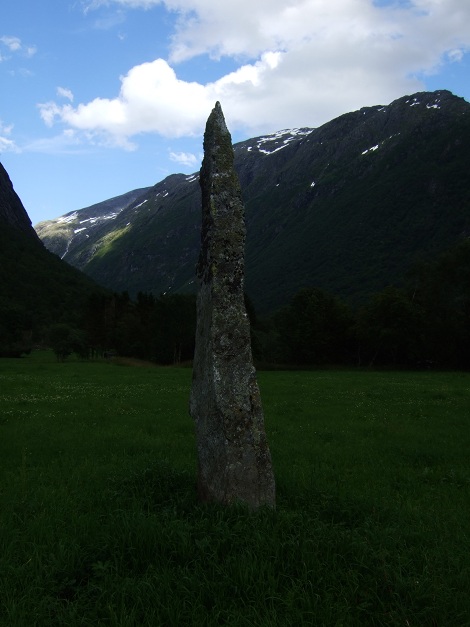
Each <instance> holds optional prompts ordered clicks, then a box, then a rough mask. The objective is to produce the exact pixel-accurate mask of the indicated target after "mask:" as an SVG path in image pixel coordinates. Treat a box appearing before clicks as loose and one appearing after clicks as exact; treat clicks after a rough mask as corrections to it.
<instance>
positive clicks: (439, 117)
mask: <svg viewBox="0 0 470 627" xmlns="http://www.w3.org/2000/svg"><path fill="white" fill-rule="evenodd" d="M469 144H470V105H469V104H468V103H467V102H466V101H465V100H464V99H463V98H459V97H457V96H454V95H453V94H452V93H451V92H448V91H445V90H440V91H436V92H420V93H417V94H413V95H411V96H403V97H401V98H399V99H397V100H395V101H393V102H392V103H391V104H389V105H385V106H384V105H377V106H374V107H365V108H362V109H360V110H358V111H355V112H350V113H346V114H344V115H342V116H340V117H338V118H336V119H334V120H332V121H330V122H327V123H326V124H324V125H322V126H320V127H318V128H316V129H309V128H303V129H290V130H283V131H278V132H277V133H274V134H271V135H263V136H260V137H257V138H251V139H248V140H246V141H243V142H239V143H237V144H235V145H234V153H235V167H236V169H237V172H238V175H239V178H240V183H241V186H242V192H243V197H244V201H245V207H246V223H247V246H246V288H247V291H248V293H249V295H250V296H251V298H252V299H253V301H254V302H255V305H256V306H257V308H259V309H260V310H262V311H269V310H273V309H275V308H277V307H279V306H281V305H282V304H285V303H286V302H287V301H288V300H289V299H290V298H291V297H292V296H293V294H294V293H295V292H296V291H298V289H300V288H302V287H306V286H309V285H316V286H319V287H323V288H324V289H328V290H330V291H332V292H333V293H336V294H338V295H340V296H344V297H346V298H349V299H350V300H352V301H359V300H361V299H363V298H365V297H366V296H367V295H368V294H370V293H372V292H373V291H374V290H377V289H380V288H383V287H384V286H385V285H387V284H388V283H390V282H396V281H399V280H400V277H403V275H404V274H405V272H406V270H407V269H408V268H409V266H410V265H411V264H412V263H413V261H415V260H416V259H419V258H421V257H423V256H426V255H433V254H436V253H438V252H440V251H441V250H443V249H444V248H446V247H447V246H449V245H451V244H452V243H453V242H454V241H455V240H456V239H458V238H459V237H468V234H469V233H470V216H469V213H470V211H469V207H470V195H469V192H468V190H467V189H466V186H465V184H464V181H465V180H466V177H467V175H466V171H467V170H466V167H465V164H466V163H468V162H469V160H470V153H469V148H468V145H469ZM144 189H145V191H144V192H143V194H142V195H140V196H139V195H137V196H136V197H135V198H134V199H133V200H132V201H131V202H130V204H129V205H128V206H127V207H125V208H124V209H122V210H121V211H120V212H119V214H118V215H116V216H115V218H114V219H113V220H112V221H111V220H109V221H108V222H106V223H104V222H103V223H101V224H100V225H98V226H97V228H95V229H94V230H88V229H87V232H86V235H88V237H84V236H83V233H84V232H82V236H81V238H80V239H78V238H77V239H76V240H75V242H73V245H69V248H68V250H67V252H66V254H65V255H64V259H65V260H66V261H68V262H69V263H71V264H72V265H74V266H76V267H78V268H80V269H81V270H83V271H84V272H86V273H87V274H89V275H90V276H92V277H93V278H94V279H95V280H96V281H98V282H100V283H102V284H104V285H106V286H107V287H110V288H112V289H115V290H117V291H124V290H127V291H129V292H130V293H131V294H135V293H136V292H138V291H148V292H153V293H154V294H159V293H163V292H167V291H180V292H181V291H182V292H184V291H192V290H194V289H195V286H194V268H195V264H196V259H197V255H198V251H199V233H200V190H199V185H198V173H197V172H195V173H193V174H191V175H183V174H173V175H171V176H169V177H167V178H165V179H164V180H163V181H160V182H158V183H157V184H156V185H154V186H153V187H151V188H144ZM99 204H100V203H99ZM81 217H83V216H81ZM54 224H55V227H54ZM56 227H57V221H56V222H54V221H50V222H49V223H43V227H42V229H41V230H40V237H41V239H42V240H43V242H44V243H45V244H46V246H48V247H49V248H50V249H51V250H54V242H53V239H52V237H51V236H50V235H49V233H50V230H51V229H53V228H56ZM61 245H62V246H64V243H63V241H62V244H61ZM54 252H57V248H56V249H55V250H54Z"/></svg>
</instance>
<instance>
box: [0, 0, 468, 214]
mask: <svg viewBox="0 0 470 627" xmlns="http://www.w3.org/2000/svg"><path fill="white" fill-rule="evenodd" d="M437 89H448V90H450V91H452V92H453V93H454V94H455V95H457V96H461V97H463V98H465V99H466V100H467V101H470V2H469V1H468V0H41V1H40V2H39V1H38V0H3V2H2V18H1V21H0V162H1V163H2V164H3V166H4V167H5V169H6V170H7V172H8V173H9V175H10V178H11V180H12V182H13V185H14V188H15V190H16V192H17V193H18V195H19V196H20V198H21V200H22V201H23V204H24V206H25V208H26V211H27V212H28V214H29V217H30V218H31V221H32V223H33V225H35V224H37V223H38V222H40V221H42V220H48V219H53V218H56V217H59V216H61V215H63V214H65V213H67V212H69V211H74V210H77V209H81V208H84V207H87V206H90V205H92V204H95V203H98V202H101V201H103V200H107V199H109V198H112V197H114V196H118V195H120V194H123V193H125V192H127V191H130V190H133V189H136V188H139V187H147V186H151V185H154V184H155V183H157V182H159V181H161V180H162V179H164V178H165V177H166V176H168V175H169V174H173V173H175V172H182V173H192V172H195V171H197V170H198V169H199V167H200V164H201V159H202V151H203V148H202V139H203V133H204V127H205V122H206V120H207V118H208V116H209V114H210V112H211V110H212V108H213V107H214V104H215V102H216V101H220V103H221V105H222V109H223V111H224V114H225V118H226V121H227V125H228V127H229V130H230V132H231V134H232V140H233V142H237V141H241V140H244V139H248V138H250V137H255V136H259V135H263V134H267V133H271V132H275V131H278V130H281V129H286V128H300V127H318V126H320V125H322V124H324V123H325V122H328V121H330V120H332V119H334V118H335V117H337V116H339V115H341V114H343V113H347V112H349V111H355V110H357V109H360V108H361V107H364V106H373V105H386V104H389V103H390V102H392V101H393V100H395V99H396V98H400V97H402V96H405V95H410V94H413V93H415V92H419V91H434V90H437Z"/></svg>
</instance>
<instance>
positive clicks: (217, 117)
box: [207, 100, 229, 133]
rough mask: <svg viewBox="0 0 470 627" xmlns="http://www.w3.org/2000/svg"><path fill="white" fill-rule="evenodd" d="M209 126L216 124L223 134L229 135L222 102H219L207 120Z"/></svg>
mask: <svg viewBox="0 0 470 627" xmlns="http://www.w3.org/2000/svg"><path fill="white" fill-rule="evenodd" d="M207 123H208V126H210V125H213V124H214V123H215V125H216V126H218V127H219V128H220V129H221V131H222V132H223V133H228V132H229V130H228V128H227V124H226V122H225V117H224V113H223V111H222V106H221V104H220V102H219V101H218V100H217V102H216V103H215V106H214V108H213V109H212V113H211V115H210V116H209V118H208V120H207Z"/></svg>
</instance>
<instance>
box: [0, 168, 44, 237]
mask: <svg viewBox="0 0 470 627" xmlns="http://www.w3.org/2000/svg"><path fill="white" fill-rule="evenodd" d="M0 222H1V223H2V224H3V225H8V227H12V228H14V229H16V230H17V231H21V232H22V233H24V234H25V235H26V236H28V237H30V238H32V239H35V240H37V239H38V237H37V234H36V231H35V230H34V229H33V227H32V226H31V220H30V219H29V216H28V214H27V213H26V209H25V208H24V207H23V203H22V202H21V200H20V198H19V196H18V195H17V193H16V192H15V190H14V188H13V183H12V182H11V181H10V177H9V176H8V172H7V171H6V170H5V168H4V167H3V165H2V164H1V163H0Z"/></svg>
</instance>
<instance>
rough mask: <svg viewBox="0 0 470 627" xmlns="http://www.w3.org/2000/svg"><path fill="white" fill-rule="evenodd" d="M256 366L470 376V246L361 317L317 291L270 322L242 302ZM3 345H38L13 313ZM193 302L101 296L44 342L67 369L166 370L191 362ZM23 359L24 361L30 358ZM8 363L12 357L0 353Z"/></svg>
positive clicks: (411, 278)
mask: <svg viewBox="0 0 470 627" xmlns="http://www.w3.org/2000/svg"><path fill="white" fill-rule="evenodd" d="M246 305H247V311H248V315H249V317H250V321H251V328H252V346H253V354H254V357H255V359H256V360H257V361H258V362H259V363H261V364H274V365H278V366H283V365H286V366H299V367H309V366H330V365H331V366H362V367H363V366H369V367H373V366H390V367H405V368H410V367H411V368H415V367H418V368H423V367H425V368H432V367H435V368H456V369H469V368H470V241H468V240H465V241H463V242H461V243H460V244H459V245H457V246H456V247H454V248H453V249H451V250H450V251H448V252H446V253H445V254H443V255H442V256H441V257H439V258H438V259H436V260H434V261H428V262H423V263H420V264H417V265H415V266H414V268H413V269H412V271H410V272H409V274H408V276H407V277H406V279H405V281H404V282H403V285H402V286H400V287H397V286H389V287H387V288H385V289H384V290H382V291H381V292H379V293H376V294H373V295H372V296H371V297H370V298H369V300H368V301H367V302H366V303H364V304H363V305H362V306H360V307H352V306H351V305H350V304H348V303H347V302H345V301H344V300H342V299H340V298H339V297H337V296H335V295H333V294H330V293H328V292H327V291H325V290H323V289H320V288H317V287H307V288H305V289H302V290H300V291H299V292H298V293H297V294H296V295H295V296H294V297H293V298H292V300H291V302H290V303H289V304H288V305H287V306H285V307H283V308H282V309H280V310H279V311H277V312H275V313H274V314H272V315H270V316H268V317H260V316H257V315H256V312H255V310H254V307H253V305H252V303H251V301H250V300H249V298H248V297H247V298H246ZM7 313H8V314H9V315H8V316H4V323H3V327H2V325H0V353H1V346H2V341H3V342H5V340H4V338H8V337H10V338H11V337H12V334H14V335H15V337H16V338H17V339H18V342H19V343H20V344H21V345H22V346H23V347H24V346H27V345H28V343H29V344H31V342H32V341H34V338H31V334H30V333H29V335H28V331H27V330H25V326H24V324H22V319H21V317H17V316H15V312H14V311H11V312H7ZM195 328H196V297H195V296H194V295H190V294H172V295H168V294H167V295H161V296H159V297H156V296H154V295H152V294H146V293H139V294H138V295H137V297H136V298H135V299H131V298H130V296H129V294H127V293H126V292H124V293H121V294H116V293H115V294H109V293H104V292H100V293H96V294H93V295H92V296H90V297H89V298H88V301H87V302H86V305H85V307H83V308H82V310H81V311H79V312H77V315H76V317H75V320H74V321H73V322H72V323H71V322H68V321H65V322H61V323H58V324H53V325H51V326H50V327H49V329H48V331H47V333H46V334H45V337H44V338H43V341H45V342H46V343H47V344H48V345H49V346H50V347H51V348H53V350H54V351H55V353H56V355H57V358H58V359H60V360H65V359H66V358H67V356H68V355H70V354H71V353H72V352H73V353H76V354H77V355H79V356H80V357H81V358H83V359H87V358H93V357H96V356H113V355H120V356H124V357H133V358H138V359H143V360H149V361H152V362H155V363H160V364H179V363H182V362H190V361H191V359H192V357H193V351H194V336H195ZM23 352H27V351H26V350H24V351H23ZM3 354H4V355H6V354H7V353H5V351H4V353H3Z"/></svg>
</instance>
